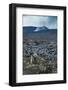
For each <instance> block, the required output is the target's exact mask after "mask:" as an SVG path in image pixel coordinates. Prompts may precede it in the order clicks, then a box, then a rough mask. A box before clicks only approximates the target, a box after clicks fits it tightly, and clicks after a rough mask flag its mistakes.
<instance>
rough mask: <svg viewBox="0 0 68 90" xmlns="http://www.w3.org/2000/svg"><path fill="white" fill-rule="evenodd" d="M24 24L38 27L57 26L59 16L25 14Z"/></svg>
mask: <svg viewBox="0 0 68 90" xmlns="http://www.w3.org/2000/svg"><path fill="white" fill-rule="evenodd" d="M22 24H23V26H36V27H41V26H46V27H48V28H57V17H56V16H37V15H36V16H34V15H23V17H22Z"/></svg>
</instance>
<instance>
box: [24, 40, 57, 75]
mask: <svg viewBox="0 0 68 90" xmlns="http://www.w3.org/2000/svg"><path fill="white" fill-rule="evenodd" d="M23 50H24V51H23V74H24V75H27V74H48V73H57V43H56V41H43V40H42V41H36V40H35V41H32V40H31V41H28V42H26V41H24V46H23Z"/></svg>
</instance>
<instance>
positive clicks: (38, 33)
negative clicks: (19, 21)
mask: <svg viewBox="0 0 68 90" xmlns="http://www.w3.org/2000/svg"><path fill="white" fill-rule="evenodd" d="M23 35H24V38H29V39H47V40H57V29H48V28H47V27H46V26H43V27H33V26H28V27H23Z"/></svg>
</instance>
